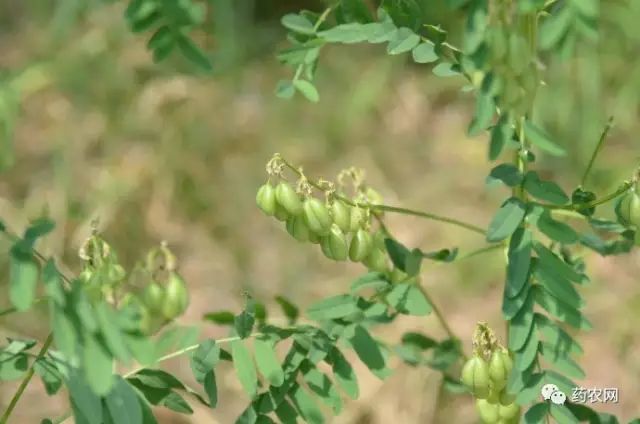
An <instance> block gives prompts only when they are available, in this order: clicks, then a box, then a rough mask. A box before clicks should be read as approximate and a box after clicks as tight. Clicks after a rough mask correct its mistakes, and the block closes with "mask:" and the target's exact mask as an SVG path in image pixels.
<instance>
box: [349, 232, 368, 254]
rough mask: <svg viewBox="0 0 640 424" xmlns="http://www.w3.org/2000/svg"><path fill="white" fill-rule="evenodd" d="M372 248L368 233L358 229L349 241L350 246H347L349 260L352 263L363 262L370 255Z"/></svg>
mask: <svg viewBox="0 0 640 424" xmlns="http://www.w3.org/2000/svg"><path fill="white" fill-rule="evenodd" d="M372 247H373V238H372V237H371V234H369V232H368V231H365V230H363V229H359V230H358V231H356V233H355V234H354V235H353V238H352V239H351V245H350V246H349V259H351V260H352V261H353V262H360V261H363V260H364V259H365V258H366V257H367V256H369V253H371V249H372Z"/></svg>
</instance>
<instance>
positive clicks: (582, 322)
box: [534, 287, 593, 331]
mask: <svg viewBox="0 0 640 424" xmlns="http://www.w3.org/2000/svg"><path fill="white" fill-rule="evenodd" d="M534 297H535V300H536V303H537V304H538V305H540V306H542V308H543V309H545V310H546V311H547V312H549V313H550V314H551V315H553V316H555V317H556V318H558V319H559V320H560V321H562V322H564V323H566V324H569V325H571V326H572V327H574V328H577V329H580V330H584V331H587V330H590V329H591V328H593V326H592V325H591V323H590V322H589V320H587V319H586V318H585V317H584V316H583V315H582V314H581V313H580V311H578V310H577V309H575V308H573V307H572V306H570V305H568V304H567V303H565V302H563V301H561V300H560V299H558V298H557V297H555V296H553V295H552V294H550V293H549V292H547V291H546V290H545V289H542V288H541V287H535V290H534Z"/></svg>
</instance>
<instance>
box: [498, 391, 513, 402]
mask: <svg viewBox="0 0 640 424" xmlns="http://www.w3.org/2000/svg"><path fill="white" fill-rule="evenodd" d="M499 401H500V404H501V405H504V406H508V405H511V404H512V403H513V402H515V401H516V396H515V395H512V394H511V393H509V392H507V389H503V390H502V391H501V392H500V399H499Z"/></svg>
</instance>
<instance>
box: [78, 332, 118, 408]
mask: <svg viewBox="0 0 640 424" xmlns="http://www.w3.org/2000/svg"><path fill="white" fill-rule="evenodd" d="M83 354H84V355H83V364H84V368H83V369H84V375H85V377H86V379H87V383H89V386H90V387H91V390H93V392H94V393H95V394H96V395H99V396H103V395H106V394H107V393H109V390H111V388H112V387H113V383H114V381H115V380H114V378H113V358H112V356H111V355H110V353H109V351H108V350H107V349H106V347H105V346H104V345H103V344H102V343H100V342H99V341H98V339H97V338H96V337H95V336H92V335H91V334H88V333H85V337H84V352H83Z"/></svg>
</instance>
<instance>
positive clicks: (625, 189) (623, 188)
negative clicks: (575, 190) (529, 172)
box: [536, 181, 634, 211]
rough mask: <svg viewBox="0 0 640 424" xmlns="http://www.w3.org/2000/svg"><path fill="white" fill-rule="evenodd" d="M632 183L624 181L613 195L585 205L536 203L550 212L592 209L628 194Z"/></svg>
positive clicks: (610, 194)
mask: <svg viewBox="0 0 640 424" xmlns="http://www.w3.org/2000/svg"><path fill="white" fill-rule="evenodd" d="M633 184H634V183H633V182H632V181H625V182H624V183H623V184H622V185H620V187H618V188H617V189H616V191H614V192H613V193H609V194H607V195H606V196H604V197H601V198H600V199H596V200H594V201H592V202H589V203H586V204H575V205H574V204H571V205H560V206H559V205H550V204H546V203H536V204H537V205H538V206H542V207H543V208H546V209H549V210H551V211H556V210H569V211H575V210H578V209H589V208H593V207H596V206H599V205H602V204H605V203H607V202H610V201H611V200H614V199H616V198H617V197H620V196H622V195H623V194H625V193H626V192H628V191H629V190H630V189H631V188H632V187H633Z"/></svg>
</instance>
